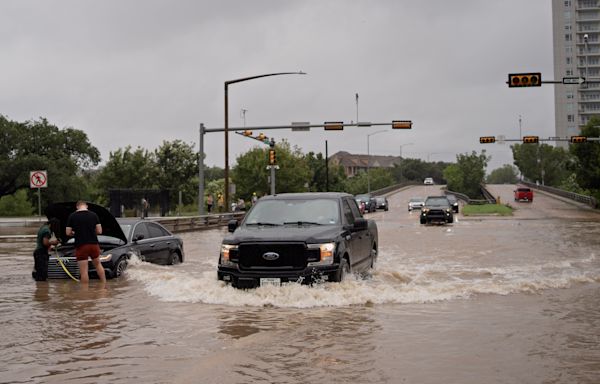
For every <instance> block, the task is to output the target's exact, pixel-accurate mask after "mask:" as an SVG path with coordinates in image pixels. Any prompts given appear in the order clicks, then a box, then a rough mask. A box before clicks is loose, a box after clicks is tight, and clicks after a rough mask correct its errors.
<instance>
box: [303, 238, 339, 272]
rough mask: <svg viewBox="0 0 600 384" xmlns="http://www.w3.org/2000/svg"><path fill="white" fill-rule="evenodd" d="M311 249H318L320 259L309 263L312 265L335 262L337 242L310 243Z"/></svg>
mask: <svg viewBox="0 0 600 384" xmlns="http://www.w3.org/2000/svg"><path fill="white" fill-rule="evenodd" d="M308 248H309V249H318V250H319V256H320V261H316V262H311V263H308V265H309V266H310V267H312V266H316V265H331V264H333V255H335V243H323V244H309V245H308Z"/></svg>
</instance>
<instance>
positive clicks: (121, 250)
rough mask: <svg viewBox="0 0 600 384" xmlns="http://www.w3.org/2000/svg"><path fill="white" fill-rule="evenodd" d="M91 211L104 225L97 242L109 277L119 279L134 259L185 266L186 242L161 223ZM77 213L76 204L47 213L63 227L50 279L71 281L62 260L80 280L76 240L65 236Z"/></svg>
mask: <svg viewBox="0 0 600 384" xmlns="http://www.w3.org/2000/svg"><path fill="white" fill-rule="evenodd" d="M88 209H89V210H90V211H92V212H94V213H96V214H97V215H98V218H99V219H100V224H101V225H102V235H98V242H99V245H100V251H101V252H100V261H101V262H102V266H103V267H104V269H105V271H106V276H107V277H109V278H114V277H119V276H120V275H121V274H122V273H123V272H124V271H125V269H126V268H127V263H128V260H129V259H130V257H131V256H132V255H136V256H138V257H139V258H140V259H142V260H143V261H147V262H150V263H155V264H165V265H171V264H179V263H181V262H183V260H184V252H183V241H182V240H181V238H179V237H178V236H175V235H173V234H172V233H171V232H169V231H168V230H167V229H166V228H165V227H163V226H162V225H160V224H159V223H156V222H153V221H151V220H144V219H138V218H119V219H116V218H115V217H114V216H113V215H112V214H111V213H110V212H109V211H108V210H106V209H105V208H104V207H102V206H100V205H97V204H92V203H88ZM75 210H76V208H75V202H65V203H55V204H51V205H49V206H48V208H47V209H46V216H47V217H48V218H52V217H55V218H57V219H58V220H59V221H60V227H61V233H60V235H58V234H57V237H59V238H60V242H61V245H60V246H59V247H57V249H56V250H54V251H51V252H50V260H49V262H48V277H49V278H68V275H67V273H66V272H65V271H64V269H63V268H62V266H61V265H60V263H59V259H60V261H62V263H63V265H64V266H65V268H67V270H68V271H69V273H71V274H72V275H73V276H75V277H78V276H79V267H78V266H77V260H76V258H75V245H74V239H73V238H69V237H67V235H66V233H65V229H66V223H67V219H68V218H69V215H70V214H71V213H73V212H75ZM89 271H90V275H92V276H94V275H95V274H96V271H95V268H94V266H93V264H92V262H91V261H90V262H89Z"/></svg>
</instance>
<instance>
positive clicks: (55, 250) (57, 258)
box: [54, 248, 79, 282]
mask: <svg viewBox="0 0 600 384" xmlns="http://www.w3.org/2000/svg"><path fill="white" fill-rule="evenodd" d="M54 257H56V260H57V261H58V264H60V266H61V267H62V269H63V271H65V273H66V274H67V275H69V277H70V278H71V279H73V280H75V281H77V282H79V279H76V278H75V276H73V275H71V272H69V270H68V269H67V267H66V266H65V265H64V264H63V261H62V259H61V258H60V257H59V256H58V250H57V249H56V248H54Z"/></svg>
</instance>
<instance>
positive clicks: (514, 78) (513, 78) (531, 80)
mask: <svg viewBox="0 0 600 384" xmlns="http://www.w3.org/2000/svg"><path fill="white" fill-rule="evenodd" d="M541 86H542V73H541V72H533V73H509V74H508V87H509V88H514V87H541Z"/></svg>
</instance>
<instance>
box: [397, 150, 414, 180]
mask: <svg viewBox="0 0 600 384" xmlns="http://www.w3.org/2000/svg"><path fill="white" fill-rule="evenodd" d="M413 144H414V143H406V144H400V183H402V163H404V159H403V158H402V147H405V146H407V145H413Z"/></svg>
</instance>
